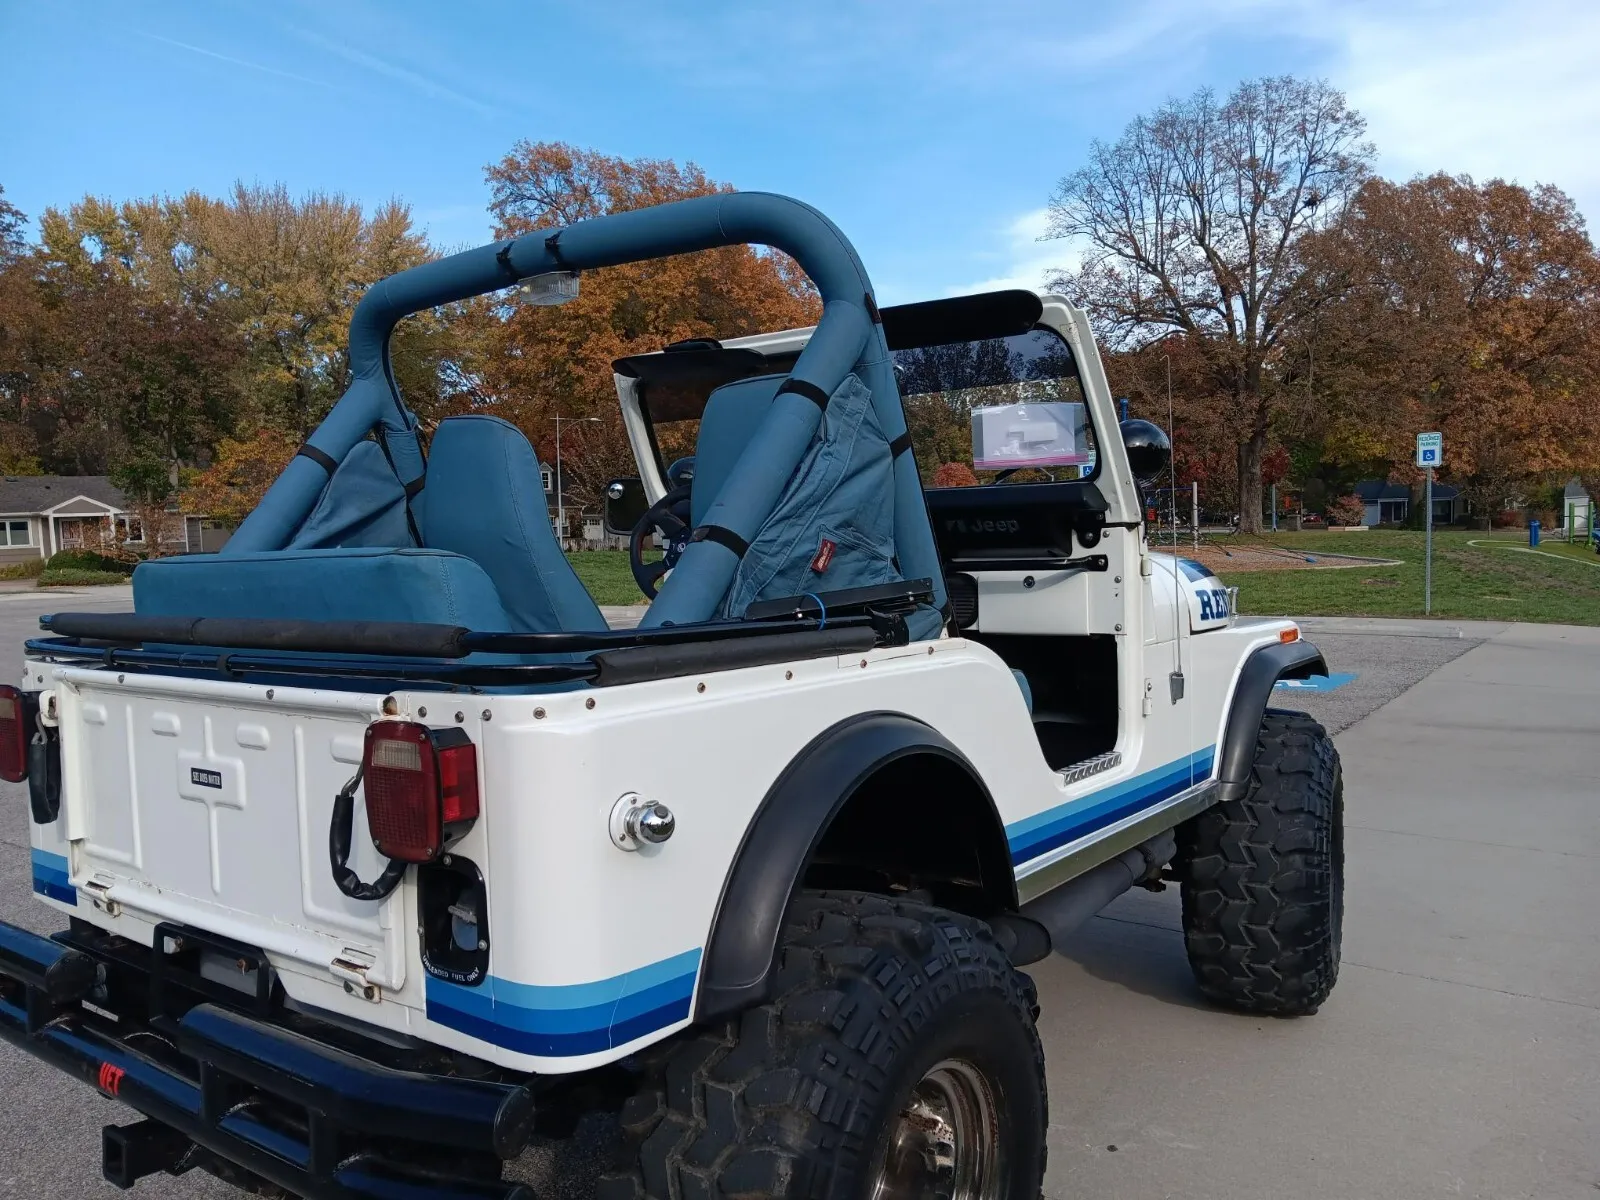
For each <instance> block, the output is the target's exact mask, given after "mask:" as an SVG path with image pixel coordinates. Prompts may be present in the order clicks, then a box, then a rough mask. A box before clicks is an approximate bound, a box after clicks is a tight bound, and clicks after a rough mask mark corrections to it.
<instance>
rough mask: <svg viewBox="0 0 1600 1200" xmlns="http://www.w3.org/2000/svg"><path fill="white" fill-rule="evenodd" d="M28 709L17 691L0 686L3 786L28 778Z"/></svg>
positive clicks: (4, 685)
mask: <svg viewBox="0 0 1600 1200" xmlns="http://www.w3.org/2000/svg"><path fill="white" fill-rule="evenodd" d="M28 707H29V705H28V698H27V697H26V696H24V695H23V694H22V690H21V689H20V688H14V687H12V686H11V685H10V684H0V779H4V780H5V781H6V782H7V783H21V782H22V781H23V780H24V779H26V778H27V777H28Z"/></svg>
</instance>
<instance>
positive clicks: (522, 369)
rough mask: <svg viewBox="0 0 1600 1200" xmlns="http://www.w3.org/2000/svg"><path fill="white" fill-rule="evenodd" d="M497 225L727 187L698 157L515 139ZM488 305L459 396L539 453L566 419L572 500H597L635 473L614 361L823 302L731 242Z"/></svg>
mask: <svg viewBox="0 0 1600 1200" xmlns="http://www.w3.org/2000/svg"><path fill="white" fill-rule="evenodd" d="M485 174H486V176H487V178H488V181H489V184H490V188H491V192H492V197H491V200H490V205H489V207H490V211H491V212H492V213H493V214H494V216H495V219H496V229H495V235H496V236H497V237H514V236H516V235H518V234H523V233H528V232H530V231H532V230H535V229H546V228H554V227H559V226H563V225H568V224H571V223H572V222H574V221H579V220H584V219H587V218H590V217H597V216H602V215H604V214H606V213H612V212H623V211H626V210H630V209H636V208H644V207H647V206H650V205H654V204H664V203H667V202H669V201H672V200H680V199H687V198H689V197H691V196H705V195H711V194H713V193H715V192H718V191H727V190H730V189H729V188H728V187H727V185H725V184H719V183H717V182H715V181H713V180H711V179H709V178H708V177H707V176H706V174H705V172H704V171H702V170H701V169H700V168H699V167H697V166H695V165H693V164H692V163H690V164H687V165H684V166H679V165H678V164H676V163H673V162H670V161H664V160H656V159H633V160H625V159H621V158H613V157H610V156H607V155H603V154H597V153H595V152H593V151H589V150H580V149H576V148H574V147H572V146H567V145H563V144H561V143H556V142H538V143H530V142H526V141H524V142H519V143H517V145H516V146H514V147H513V148H512V151H511V153H510V154H508V155H506V156H505V158H503V159H501V160H500V161H499V162H498V163H494V164H493V165H491V166H490V167H488V168H487V170H486V171H485ZM499 315H500V314H498V313H491V312H481V311H480V313H478V314H477V319H479V320H480V321H482V322H483V326H482V329H483V337H482V341H481V343H480V345H481V349H482V352H483V353H482V358H481V371H480V382H479V386H478V387H477V388H476V389H475V391H474V394H473V395H472V397H471V398H470V399H467V398H465V397H463V398H462V400H461V402H460V407H469V408H472V409H474V410H476V411H486V410H487V411H494V412H496V413H498V414H499V415H501V416H504V417H505V418H506V419H508V420H510V421H512V422H514V423H515V424H517V425H518V426H520V427H521V428H522V430H523V431H524V432H525V433H527V434H528V436H529V438H530V439H531V440H532V441H533V442H534V444H535V446H536V447H537V448H538V450H539V453H540V457H541V459H543V460H544V461H547V462H548V461H551V460H552V459H553V458H554V454H555V422H554V420H553V418H554V417H555V416H556V415H557V414H559V415H561V416H562V417H590V416H592V417H598V418H599V422H598V423H596V424H589V423H584V424H581V425H575V426H573V427H572V428H571V430H570V431H568V430H567V428H566V426H565V423H564V422H563V435H562V444H561V452H562V461H563V468H564V471H563V474H564V476H565V479H566V488H567V491H568V493H569V496H570V497H571V498H572V500H571V501H569V503H570V502H572V501H576V502H577V503H580V504H583V503H587V504H590V505H594V504H596V503H597V502H598V491H599V488H600V486H601V485H603V484H604V483H605V481H606V480H607V479H609V478H611V477H613V476H614V475H619V474H632V473H633V456H632V454H631V452H630V451H629V450H628V449H627V443H626V440H625V438H624V436H623V430H622V422H621V419H620V417H619V415H618V411H617V400H616V391H615V384H614V381H613V377H612V370H611V364H612V362H613V361H614V360H615V359H617V358H620V357H622V356H624V355H628V354H639V353H643V352H646V351H651V350H659V349H660V348H661V347H662V346H663V345H666V344H667V343H669V342H674V341H678V340H681V339H683V338H692V337H718V338H729V337H738V336H740V335H742V334H751V333H761V332H765V331H769V330H775V329H786V328H793V327H796V326H802V325H810V324H814V323H815V322H816V320H817V318H818V317H819V316H820V315H821V307H820V304H819V302H818V300H817V297H816V294H815V292H814V290H813V289H812V288H811V286H810V283H809V282H808V281H807V280H806V279H805V277H804V275H803V274H802V273H801V272H800V271H799V269H798V268H797V267H796V266H795V264H794V263H793V261H792V260H790V259H788V258H787V257H785V256H783V255H780V254H777V253H773V252H770V251H763V250H757V249H755V248H753V247H750V246H728V247H723V248H720V249H716V250H706V251H701V252H699V253H696V254H686V255H679V256H677V257H674V258H665V259H657V260H654V261H651V262H641V263H627V264H624V265H622V266H617V267H608V268H605V269H603V270H596V271H587V272H585V273H584V275H583V278H582V283H581V290H580V294H579V296H578V298H577V299H575V300H572V301H569V302H568V303H566V304H564V305H561V306H560V307H554V308H540V307H523V308H517V309H514V310H511V311H510V312H509V313H507V314H505V319H504V320H503V321H501V320H498V319H496V318H497V317H498V316H499Z"/></svg>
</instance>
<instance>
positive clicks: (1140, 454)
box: [1122, 420, 1172, 484]
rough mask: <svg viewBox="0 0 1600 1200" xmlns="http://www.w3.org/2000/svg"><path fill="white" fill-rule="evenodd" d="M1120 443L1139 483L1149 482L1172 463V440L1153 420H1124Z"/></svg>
mask: <svg viewBox="0 0 1600 1200" xmlns="http://www.w3.org/2000/svg"><path fill="white" fill-rule="evenodd" d="M1122 444H1123V446H1124V447H1125V448H1126V449H1127V451H1128V466H1130V467H1131V468H1133V477H1134V478H1135V479H1137V480H1138V481H1139V482H1140V483H1143V484H1148V483H1151V482H1152V481H1154V480H1156V479H1158V478H1159V477H1160V476H1161V473H1162V472H1163V471H1165V470H1166V469H1167V468H1168V467H1169V466H1171V465H1172V440H1171V439H1170V438H1168V437H1167V434H1166V430H1164V429H1162V428H1161V426H1159V425H1157V424H1155V423H1154V422H1153V421H1139V420H1130V421H1124V422H1123V423H1122Z"/></svg>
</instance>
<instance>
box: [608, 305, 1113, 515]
mask: <svg viewBox="0 0 1600 1200" xmlns="http://www.w3.org/2000/svg"><path fill="white" fill-rule="evenodd" d="M734 353H739V354H747V355H749V357H750V361H748V362H746V361H744V360H743V359H740V360H738V361H736V362H735V361H732V360H730V358H729V357H728V356H729V355H731V354H734ZM891 356H892V357H893V360H894V369H895V378H896V380H897V381H898V383H899V386H900V396H901V399H902V401H903V402H904V404H905V412H906V427H907V430H908V431H909V433H910V435H911V445H912V449H913V451H914V452H915V454H916V456H917V467H918V470H919V471H920V472H921V475H922V482H923V486H924V487H978V486H983V485H989V484H997V483H1000V484H1005V485H1007V486H1012V485H1017V484H1026V483H1061V482H1066V481H1069V480H1075V479H1089V478H1092V477H1093V475H1094V474H1095V471H1096V456H1095V445H1096V443H1095V433H1094V426H1093V424H1092V422H1091V421H1090V420H1089V415H1088V408H1087V406H1086V405H1085V404H1084V399H1083V387H1082V385H1081V384H1080V383H1079V381H1078V369H1077V364H1076V363H1074V362H1073V358H1072V351H1071V349H1070V348H1069V347H1068V346H1067V343H1066V342H1065V341H1064V340H1062V338H1061V336H1060V335H1059V334H1057V333H1056V332H1055V331H1054V330H1051V329H1044V328H1037V329H1030V330H1028V331H1027V332H1026V333H1018V334H1013V335H1012V336H1010V337H999V338H982V339H976V340H973V341H966V342H945V343H941V344H939V345H933V346H915V347H908V348H904V349H899V350H894V351H892V352H891ZM634 361H639V360H634ZM652 361H653V356H652ZM682 361H684V362H687V361H688V360H687V359H685V360H682ZM794 361H795V355H794V353H793V352H790V353H786V354H773V355H756V354H752V353H751V352H749V351H738V352H734V351H727V352H723V353H722V354H720V355H717V356H713V357H711V358H708V360H707V363H706V364H705V369H704V371H703V372H701V371H699V370H678V371H675V372H673V373H672V374H671V376H670V377H662V378H654V379H648V380H644V381H642V383H641V390H640V399H641V401H642V406H643V412H644V416H645V418H646V422H647V428H648V430H649V434H650V438H651V441H652V443H653V445H654V447H655V451H656V456H657V461H658V464H659V465H660V467H662V468H663V469H664V468H665V467H666V466H668V465H669V464H671V463H672V462H674V461H675V460H677V459H679V458H685V457H688V456H690V455H692V454H694V452H695V442H696V439H697V438H698V435H699V430H700V414H701V413H702V412H703V411H705V406H706V399H707V397H708V396H709V395H710V393H711V391H712V390H713V389H714V388H715V387H716V386H718V385H719V384H721V383H726V382H728V381H729V380H730V379H737V378H741V377H744V376H748V375H756V374H768V373H777V374H783V373H785V372H787V371H788V370H789V369H790V368H791V367H793V365H794ZM654 365H655V367H656V369H658V370H659V369H660V368H661V364H660V363H655V364H654Z"/></svg>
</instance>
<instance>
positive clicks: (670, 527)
mask: <svg viewBox="0 0 1600 1200" xmlns="http://www.w3.org/2000/svg"><path fill="white" fill-rule="evenodd" d="M667 482H668V483H669V484H671V487H670V488H669V489H668V491H667V494H666V495H665V496H663V497H661V499H659V500H657V501H656V502H655V503H654V504H652V505H651V506H650V507H649V508H647V509H645V511H644V515H643V516H641V517H640V518H639V520H638V521H637V522H635V523H634V526H633V532H632V533H631V534H630V535H629V536H628V566H629V567H630V568H632V570H633V579H634V582H635V583H637V584H638V585H639V590H640V591H641V592H643V593H644V594H645V595H646V596H648V597H649V598H650V599H652V600H654V599H655V598H656V584H658V583H660V582H661V577H662V576H663V575H665V574H666V573H667V572H668V571H670V570H672V568H673V567H675V566H677V565H678V558H679V556H680V555H682V554H683V551H684V547H686V546H687V545H688V544H689V535H690V533H692V532H693V531H692V530H691V529H690V528H689V497H690V494H691V493H692V491H693V489H694V459H692V458H680V459H679V460H678V461H677V462H675V463H673V464H672V465H671V466H670V467H668V468H667ZM656 532H660V534H661V537H662V540H663V541H665V542H666V544H667V545H666V554H665V556H663V557H662V558H661V560H660V561H659V562H651V563H647V562H645V560H644V550H645V546H646V545H647V544H648V542H649V539H650V536H651V535H652V534H653V533H656Z"/></svg>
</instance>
